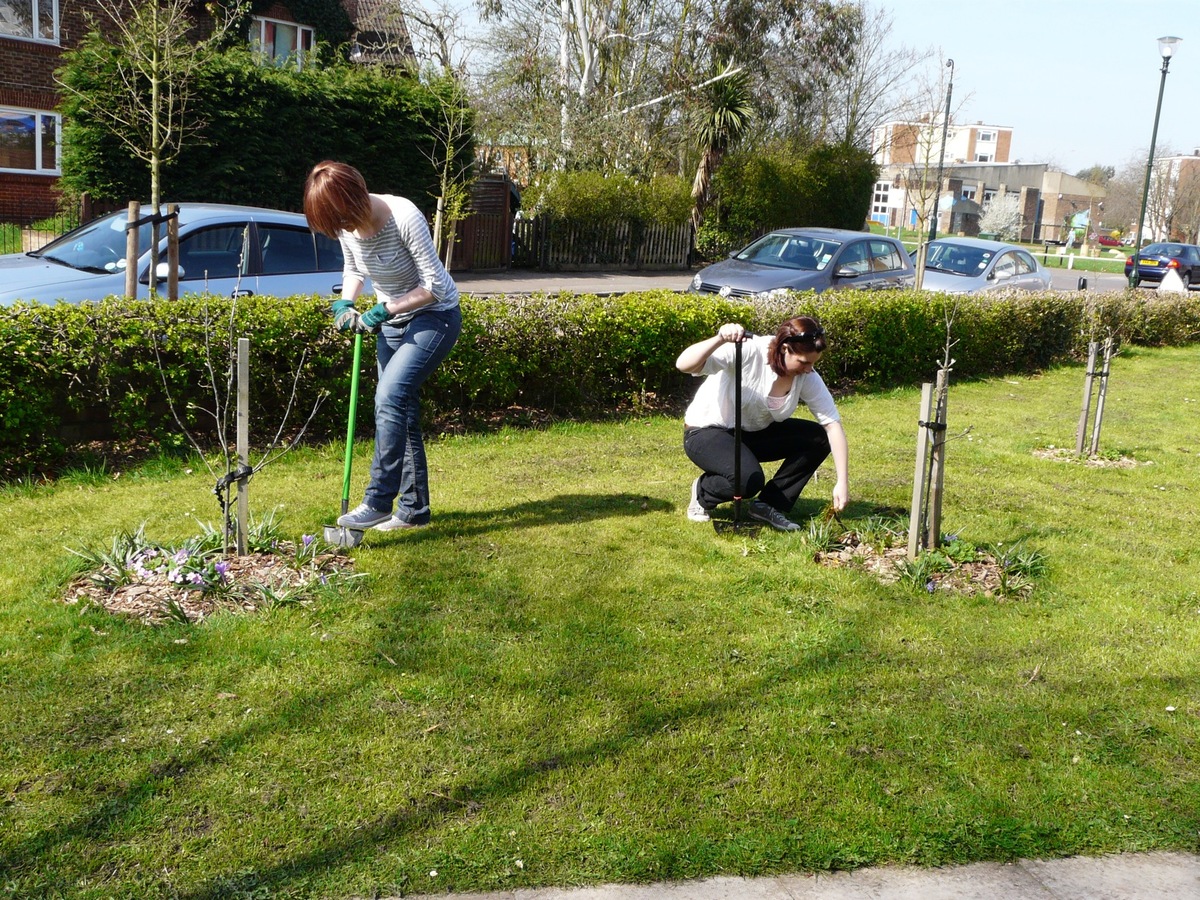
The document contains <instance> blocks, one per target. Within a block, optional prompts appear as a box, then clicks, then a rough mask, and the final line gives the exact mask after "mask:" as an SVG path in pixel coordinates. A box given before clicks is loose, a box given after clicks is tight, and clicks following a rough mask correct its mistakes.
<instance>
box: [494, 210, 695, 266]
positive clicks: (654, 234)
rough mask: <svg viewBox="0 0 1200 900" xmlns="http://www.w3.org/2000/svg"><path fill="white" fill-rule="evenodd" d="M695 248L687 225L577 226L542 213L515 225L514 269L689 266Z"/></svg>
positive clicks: (629, 223) (617, 224) (615, 223)
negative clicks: (689, 258) (542, 216)
mask: <svg viewBox="0 0 1200 900" xmlns="http://www.w3.org/2000/svg"><path fill="white" fill-rule="evenodd" d="M691 248H692V229H691V225H689V224H686V223H685V224H683V225H638V224H635V223H632V222H605V223H596V224H588V225H573V224H569V223H565V222H558V221H555V220H553V219H546V218H541V217H539V218H536V219H518V220H517V221H516V222H514V223H513V261H512V264H513V266H514V267H525V268H536V269H551V270H588V269H604V268H611V267H614V266H619V267H621V268H623V269H686V268H687V267H688V255H689V253H690V252H691Z"/></svg>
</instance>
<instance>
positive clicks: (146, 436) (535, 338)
mask: <svg viewBox="0 0 1200 900" xmlns="http://www.w3.org/2000/svg"><path fill="white" fill-rule="evenodd" d="M463 312H464V326H463V335H462V338H461V339H460V341H459V343H458V346H457V347H456V348H455V350H454V352H453V353H452V354H451V355H450V357H449V358H448V360H447V361H446V362H445V363H444V364H443V365H442V366H441V367H440V368H439V370H438V371H437V372H436V373H435V375H434V377H433V378H432V379H431V380H430V382H429V383H428V384H427V386H426V389H425V392H424V400H425V411H426V415H427V417H430V418H435V419H437V420H439V421H443V422H444V421H448V420H457V421H459V422H460V423H462V424H465V425H470V424H471V423H472V422H478V421H483V420H486V419H488V418H490V417H492V416H494V415H496V414H498V413H503V412H504V411H506V410H508V409H510V408H512V407H514V406H518V407H523V408H532V409H538V410H547V411H550V412H552V413H554V414H556V415H559V416H587V415H594V414H597V413H602V412H606V411H611V410H613V409H619V408H629V407H631V406H635V407H636V406H638V405H639V404H640V403H642V402H643V401H645V400H647V399H648V398H649V397H651V396H653V397H654V398H656V399H657V402H658V403H671V402H674V401H678V400H681V399H683V398H685V397H687V396H689V395H690V393H691V391H692V390H693V384H694V383H693V381H692V379H691V378H689V377H687V376H683V375H681V374H680V373H679V372H678V371H677V370H676V369H675V365H674V363H675V358H676V356H677V355H678V353H679V351H680V350H681V349H682V348H683V347H685V346H687V345H688V344H689V343H691V342H693V341H696V340H699V339H701V338H703V337H706V336H708V335H711V334H712V333H713V332H714V331H715V330H716V328H717V327H718V326H719V325H720V324H721V323H722V322H727V321H739V322H742V323H743V324H745V325H746V326H747V327H748V328H749V329H750V330H752V331H754V332H757V333H769V332H772V331H773V330H774V328H775V326H776V325H777V324H778V322H780V321H782V320H783V319H784V318H787V317H788V316H791V315H798V314H810V315H814V316H816V317H817V318H819V319H820V320H821V321H822V323H823V324H824V325H825V328H826V331H827V333H828V335H829V342H830V349H829V351H828V353H826V355H825V358H824V359H823V360H822V363H821V366H820V369H821V372H822V374H823V375H824V377H825V379H826V381H827V382H829V383H830V385H831V387H833V388H834V389H835V390H838V391H843V392H844V391H847V390H850V389H877V388H885V387H891V386H897V385H905V384H915V383H920V382H921V381H930V380H932V379H933V377H934V374H935V371H936V368H937V364H938V361H939V360H940V359H941V358H942V355H943V352H944V345H945V340H946V333H947V327H948V326H947V323H948V322H949V323H950V324H949V329H950V334H951V337H952V339H953V340H955V341H956V342H957V343H956V344H955V345H954V347H953V350H952V354H951V355H952V356H953V357H954V359H956V360H957V362H956V364H955V369H954V371H955V378H957V379H963V378H973V377H983V376H995V375H1003V374H1007V373H1019V372H1033V371H1038V370H1040V369H1044V368H1045V367H1047V366H1049V365H1052V364H1054V363H1056V362H1060V361H1064V360H1067V359H1070V358H1073V357H1075V356H1077V355H1078V354H1079V352H1080V350H1081V349H1082V348H1083V347H1085V346H1086V342H1087V340H1089V336H1102V335H1104V334H1107V333H1108V332H1110V331H1111V332H1112V333H1113V334H1115V335H1116V336H1117V337H1118V338H1119V339H1120V340H1122V341H1125V342H1129V343H1133V344H1141V345H1151V346H1161V345H1177V344H1183V343H1188V342H1190V341H1195V340H1196V339H1197V337H1198V336H1200V299H1194V298H1192V297H1190V296H1186V295H1174V294H1172V295H1170V296H1160V295H1156V294H1153V293H1148V292H1125V293H1114V294H1102V295H1098V294H1087V293H1084V292H1071V293H1067V292H1049V293H1042V294H1017V293H1013V294H1003V295H998V296H993V297H988V298H980V297H959V298H951V297H946V296H941V295H928V294H920V293H917V292H913V291H897V292H851V291H845V292H842V291H838V292H830V293H827V294H824V295H822V296H821V297H817V296H815V295H811V294H807V295H788V294H780V295H776V296H772V297H769V298H762V299H759V300H757V301H755V302H753V303H743V302H736V301H728V300H722V299H720V298H715V297H712V296H709V295H696V294H675V293H673V292H668V291H650V292H642V293H631V294H626V295H623V296H619V297H607V298H601V297H596V296H593V295H586V294H585V295H575V294H567V293H564V294H559V295H537V296H533V297H510V298H504V297H500V298H479V297H471V296H466V297H464V298H463ZM240 336H247V337H249V338H250V339H251V346H252V354H253V357H252V361H251V378H252V385H251V398H252V399H251V430H252V440H253V441H255V442H256V443H264V442H265V441H267V440H269V439H270V437H271V436H272V435H274V434H275V432H276V431H277V430H278V428H279V427H280V424H281V419H282V418H283V412H284V410H285V409H288V408H289V406H290V407H291V409H292V412H291V414H290V420H289V423H288V430H289V431H290V432H292V433H294V432H295V431H296V430H298V429H299V427H300V426H301V425H302V424H303V423H304V422H305V420H306V419H307V418H308V416H309V412H310V410H312V408H313V407H314V405H315V404H316V405H318V409H317V412H316V414H315V416H314V417H313V419H312V422H311V424H310V425H309V430H308V432H307V434H308V435H309V436H312V437H315V438H324V437H329V436H336V435H338V434H340V433H342V430H343V429H344V427H345V426H344V421H345V420H344V416H345V409H346V392H347V385H348V372H347V366H348V363H349V361H350V358H351V357H350V341H349V339H348V338H347V337H346V336H345V335H340V334H337V333H335V332H333V331H332V330H331V328H330V321H329V312H328V306H327V301H326V300H325V299H322V298H317V297H292V298H288V299H272V298H263V297H249V298H242V299H240V300H238V301H236V304H235V303H234V302H233V301H230V300H227V299H218V298H197V297H190V298H185V299H183V300H181V301H179V302H177V303H174V304H171V303H168V302H167V301H155V302H145V301H141V302H128V301H122V300H117V299H110V300H108V301H105V302H104V303H100V304H84V305H81V306H67V305H60V306H32V307H11V308H7V309H4V310H0V410H2V412H0V453H2V454H3V459H4V461H5V462H4V475H5V476H6V477H11V476H12V475H14V474H18V473H24V472H30V471H37V470H43V469H46V468H52V467H55V466H57V465H60V464H61V463H62V461H63V459H64V458H65V457H66V456H67V455H68V454H69V453H70V451H71V449H72V445H73V444H78V443H81V442H83V441H84V440H85V439H87V438H94V437H114V438H117V439H120V440H124V441H130V440H138V441H140V442H142V443H144V444H154V443H157V444H159V445H164V446H168V447H169V446H177V445H180V444H181V443H183V440H184V439H183V436H182V434H181V432H180V429H179V427H178V425H177V423H176V422H175V419H174V415H173V413H172V411H171V405H170V404H168V402H167V398H168V396H170V397H171V398H172V400H173V401H174V404H173V405H174V408H175V414H177V415H179V416H180V417H181V418H182V419H183V420H184V422H185V424H186V425H187V427H188V429H189V431H192V432H193V433H196V434H201V435H211V434H212V433H213V431H214V429H213V412H214V410H215V409H216V408H217V406H216V403H215V399H214V398H215V397H217V396H220V397H222V398H224V397H225V396H226V395H227V390H228V385H227V378H228V376H227V371H228V367H229V357H230V355H231V352H232V351H231V349H230V348H231V347H233V346H234V345H235V344H236V338H237V337H240ZM368 343H370V341H369V339H368ZM372 356H373V354H371V353H370V352H366V353H364V364H363V370H364V371H363V375H364V381H363V384H364V386H365V390H366V391H367V396H369V392H370V391H371V390H372V386H373V384H374V377H373V376H374V372H373V368H374V361H373V358H372ZM222 402H224V400H222ZM371 406H372V405H371V403H370V402H369V401H368V402H362V403H360V411H361V414H362V421H361V422H360V423H359V425H360V427H361V429H362V430H361V433H363V434H366V433H369V429H370V423H371V418H372V415H371ZM228 421H229V423H230V424H229V433H232V430H233V428H232V418H230V419H229V420H228ZM97 429H100V431H99V433H98V432H97Z"/></svg>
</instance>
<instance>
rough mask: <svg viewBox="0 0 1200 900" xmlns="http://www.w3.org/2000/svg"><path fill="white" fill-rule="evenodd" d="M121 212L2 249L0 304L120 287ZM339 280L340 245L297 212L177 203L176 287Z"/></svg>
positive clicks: (145, 276)
mask: <svg viewBox="0 0 1200 900" xmlns="http://www.w3.org/2000/svg"><path fill="white" fill-rule="evenodd" d="M147 209H148V207H144V208H143V217H145V215H146V212H145V210H147ZM127 219H128V216H127V213H125V212H118V213H113V214H112V215H109V216H105V217H103V218H101V219H96V220H95V221H94V222H89V223H88V224H86V225H83V226H81V227H79V228H76V229H75V230H74V231H72V232H69V233H68V234H65V235H63V236H62V237H60V238H58V239H57V240H55V241H53V242H52V243H50V244H47V245H46V246H45V247H42V248H41V249H40V250H35V251H33V252H32V253H12V254H6V255H3V256H0V306H11V305H12V304H13V303H16V302H17V301H19V300H27V301H36V302H39V303H82V302H84V301H87V300H103V299H104V298H105V297H108V296H111V295H114V294H116V295H124V293H125V269H126V266H127V265H128V261H127V260H126V259H125V254H126V240H125V225H126V221H127ZM151 227H152V226H151V225H150V223H148V222H147V223H144V224H142V225H140V226H138V247H139V257H138V260H137V263H136V265H137V269H138V297H143V298H144V297H146V296H147V294H148V292H149V282H150V242H151V234H152V232H151ZM159 232H160V234H161V236H162V237H161V243H160V250H159V253H160V256H159V260H160V262H159V274H160V276H161V279H162V280H161V281H160V286H159V290H160V292H161V291H165V290H166V284H165V277H166V270H165V264H166V258H167V244H166V226H165V225H161V226H160V228H159ZM341 281H342V248H341V245H340V244H339V243H338V242H337V241H335V240H331V239H330V238H327V237H325V236H323V235H320V234H316V233H314V232H312V231H311V230H309V227H308V222H307V220H306V219H305V218H304V216H303V215H301V214H299V213H292V212H283V211H281V210H272V209H260V208H258V207H252V206H227V205H224V204H216V203H182V204H180V206H179V292H180V293H181V294H185V293H211V294H217V295H223V296H227V297H228V296H234V295H239V296H246V295H250V294H266V295H269V296H273V297H289V296H292V295H293V294H322V295H325V294H335V293H337V292H338V291H340V289H341Z"/></svg>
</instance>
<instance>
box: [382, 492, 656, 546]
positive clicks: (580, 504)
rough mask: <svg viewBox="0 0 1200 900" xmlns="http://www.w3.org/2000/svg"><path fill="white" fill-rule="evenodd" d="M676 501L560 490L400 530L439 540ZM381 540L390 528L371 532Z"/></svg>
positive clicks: (637, 512) (402, 534)
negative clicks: (427, 526) (428, 525)
mask: <svg viewBox="0 0 1200 900" xmlns="http://www.w3.org/2000/svg"><path fill="white" fill-rule="evenodd" d="M675 508H676V507H675V505H674V504H673V503H668V502H667V501H665V500H659V499H656V498H654V497H649V496H646V495H644V494H558V495H556V496H554V497H547V498H546V499H544V500H529V501H526V502H524V503H515V504H513V505H511V506H502V507H500V508H498V509H490V510H473V511H465V510H452V511H450V512H446V513H437V514H435V516H434V519H433V523H432V524H433V526H434V527H432V528H430V529H428V530H421V531H411V530H410V531H398V532H395V533H394V534H393V535H392V536H393V537H395V538H396V539H399V540H405V541H413V540H436V539H438V538H439V537H441V536H444V535H446V534H453V535H473V534H484V533H487V532H490V531H496V530H504V531H509V530H512V529H514V528H540V527H542V526H545V525H578V524H581V523H586V522H595V521H597V520H600V519H615V518H618V517H620V516H627V517H634V516H641V515H645V514H647V513H656V512H670V511H672V510H673V509H675ZM368 534H369V535H370V536H371V537H372V538H373V539H374V540H373V542H376V543H377V542H378V541H379V539H380V538H383V537H384V536H385V535H386V534H387V532H384V533H379V532H368Z"/></svg>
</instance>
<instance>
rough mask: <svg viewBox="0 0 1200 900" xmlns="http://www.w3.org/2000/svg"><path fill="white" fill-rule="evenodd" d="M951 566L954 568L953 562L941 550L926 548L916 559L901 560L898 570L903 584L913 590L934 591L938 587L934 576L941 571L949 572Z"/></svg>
mask: <svg viewBox="0 0 1200 900" xmlns="http://www.w3.org/2000/svg"><path fill="white" fill-rule="evenodd" d="M951 568H953V563H952V562H951V560H950V557H948V556H947V555H946V554H945V553H943V552H942V551H940V550H926V551H924V552H923V553H920V554H918V556H917V558H916V559H905V560H903V561H901V563H900V564H899V566H898V567H897V570H898V571H899V573H900V581H901V582H902V583H903V584H906V585H908V586H909V587H910V588H912V589H913V590H921V591H927V592H929V593H932V592H933V591H934V589H935V588H936V582H935V581H934V578H933V576H934V575H937V574H939V573H941V572H949V571H950V569H951Z"/></svg>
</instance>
